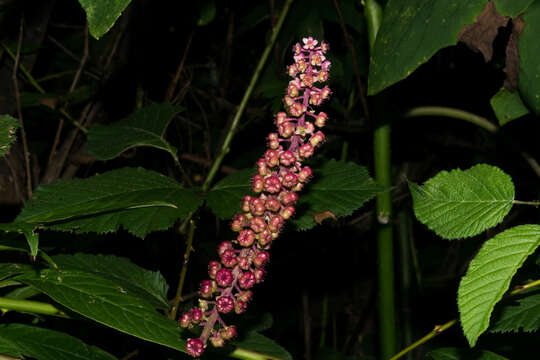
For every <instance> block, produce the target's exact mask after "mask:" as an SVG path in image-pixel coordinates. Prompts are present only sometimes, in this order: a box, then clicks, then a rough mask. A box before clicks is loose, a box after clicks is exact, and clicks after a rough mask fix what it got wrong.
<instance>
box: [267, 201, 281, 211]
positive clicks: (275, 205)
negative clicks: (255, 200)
mask: <svg viewBox="0 0 540 360" xmlns="http://www.w3.org/2000/svg"><path fill="white" fill-rule="evenodd" d="M264 207H265V208H266V210H268V211H271V212H277V211H279V209H280V208H281V204H280V203H279V201H278V200H277V199H276V198H270V199H266V201H265V202H264Z"/></svg>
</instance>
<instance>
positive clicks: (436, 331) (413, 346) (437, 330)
mask: <svg viewBox="0 0 540 360" xmlns="http://www.w3.org/2000/svg"><path fill="white" fill-rule="evenodd" d="M456 323H457V319H454V320H450V321H449V322H447V323H446V324H443V325H436V326H435V327H434V328H433V330H431V331H430V332H429V333H428V334H427V335H425V336H424V337H423V338H421V339H419V340H417V341H415V342H414V343H412V344H411V345H409V346H408V347H406V348H405V349H403V350H401V351H400V352H398V353H397V354H396V355H394V356H392V357H391V358H390V360H396V359H399V358H400V357H402V356H403V355H405V354H407V353H408V352H409V351H411V350H414V349H416V348H417V347H419V346H420V345H422V344H423V343H425V342H427V341H429V340H430V339H432V338H434V337H435V336H437V335H439V334H440V333H442V332H443V331H445V330H446V329H449V328H451V327H452V326H454V325H455V324H456Z"/></svg>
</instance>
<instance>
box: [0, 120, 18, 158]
mask: <svg viewBox="0 0 540 360" xmlns="http://www.w3.org/2000/svg"><path fill="white" fill-rule="evenodd" d="M18 128H19V122H18V121H17V119H14V118H13V117H11V116H9V115H0V157H2V156H4V155H6V154H7V153H8V152H9V148H10V147H11V144H13V143H14V142H15V140H17V137H16V136H15V134H16V132H17V129H18Z"/></svg>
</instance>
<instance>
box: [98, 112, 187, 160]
mask: <svg viewBox="0 0 540 360" xmlns="http://www.w3.org/2000/svg"><path fill="white" fill-rule="evenodd" d="M180 110H181V108H180V107H177V106H173V105H171V104H170V103H163V104H157V103H154V104H152V105H149V106H146V107H144V108H142V109H139V110H137V111H136V112H134V113H133V114H131V115H130V116H128V117H127V118H125V119H123V120H120V121H117V122H115V123H112V124H111V125H95V126H92V127H91V128H90V130H89V131H88V153H89V154H91V155H93V156H94V157H95V158H96V159H98V160H110V159H114V158H115V157H117V156H118V155H120V154H121V153H123V152H124V151H126V150H128V149H131V148H134V147H138V146H150V147H154V148H157V149H161V150H165V151H167V152H169V153H170V154H171V155H172V157H173V158H174V159H175V160H176V161H178V158H177V155H176V148H175V147H173V146H171V145H170V144H169V143H168V142H167V141H166V140H165V138H164V137H165V130H167V127H168V126H169V123H170V122H171V120H172V119H173V117H174V115H175V114H177V113H178V112H180Z"/></svg>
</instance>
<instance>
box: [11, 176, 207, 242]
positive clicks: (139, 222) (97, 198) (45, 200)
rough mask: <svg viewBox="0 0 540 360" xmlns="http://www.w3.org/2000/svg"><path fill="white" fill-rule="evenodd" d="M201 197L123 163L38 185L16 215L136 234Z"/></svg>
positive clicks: (167, 221)
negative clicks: (85, 176)
mask: <svg viewBox="0 0 540 360" xmlns="http://www.w3.org/2000/svg"><path fill="white" fill-rule="evenodd" d="M201 203H202V199H201V198H199V197H198V196H197V195H196V194H195V193H194V192H193V191H192V190H189V189H184V188H183V187H182V186H181V185H180V184H178V183H177V182H176V181H175V180H173V179H171V178H169V177H166V176H163V175H161V174H158V173H156V172H153V171H149V170H145V169H142V168H123V169H118V170H113V171H109V172H106V173H104V174H101V175H95V176H92V177H90V178H88V179H72V180H67V181H62V180H60V181H58V182H57V183H55V184H50V185H41V186H39V187H38V188H37V189H36V191H35V192H34V196H33V197H32V199H30V201H28V202H27V204H26V206H25V207H24V209H23V211H22V212H21V213H20V214H19V216H18V217H17V219H16V220H17V221H24V222H28V223H34V224H45V225H46V226H47V227H48V228H50V229H54V230H75V231H76V232H79V233H80V232H89V231H94V232H98V233H104V232H110V231H115V230H117V229H118V228H119V227H120V226H123V227H124V228H125V229H127V230H128V231H129V232H131V233H132V234H134V235H135V236H139V237H141V238H142V237H144V236H145V235H146V234H148V233H149V232H150V231H154V230H165V229H168V228H169V227H170V226H172V225H173V224H174V222H175V221H176V220H178V219H179V218H182V217H185V216H187V215H188V214H189V213H191V212H192V211H195V210H196V209H197V208H198V207H199V205H200V204H201ZM66 220H69V221H66Z"/></svg>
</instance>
